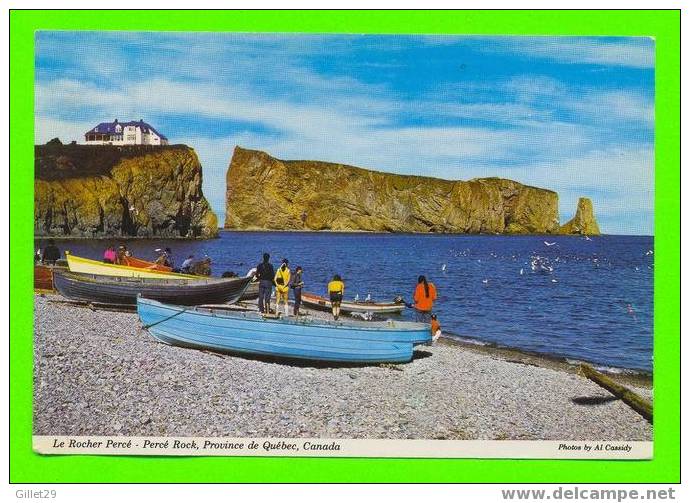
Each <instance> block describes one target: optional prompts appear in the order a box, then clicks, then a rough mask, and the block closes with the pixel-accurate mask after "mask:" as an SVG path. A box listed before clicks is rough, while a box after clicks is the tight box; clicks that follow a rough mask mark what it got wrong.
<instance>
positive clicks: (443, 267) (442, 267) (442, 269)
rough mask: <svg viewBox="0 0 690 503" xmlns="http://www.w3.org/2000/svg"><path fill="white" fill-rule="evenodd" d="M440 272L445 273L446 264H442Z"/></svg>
mask: <svg viewBox="0 0 690 503" xmlns="http://www.w3.org/2000/svg"><path fill="white" fill-rule="evenodd" d="M441 271H443V272H446V264H443V265H442V266H441Z"/></svg>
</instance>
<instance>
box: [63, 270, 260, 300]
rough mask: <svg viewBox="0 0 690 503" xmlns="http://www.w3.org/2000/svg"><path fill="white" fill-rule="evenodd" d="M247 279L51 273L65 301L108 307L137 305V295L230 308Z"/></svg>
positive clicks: (245, 286) (242, 289) (241, 292)
mask: <svg viewBox="0 0 690 503" xmlns="http://www.w3.org/2000/svg"><path fill="white" fill-rule="evenodd" d="M249 281H250V278H198V277H193V278H192V279H170V278H160V277H158V278H129V277H121V276H118V277H113V276H102V275H98V274H85V273H75V272H63V271H54V273H53V282H54V284H55V288H56V289H57V291H58V292H60V294H62V295H63V296H64V297H67V298H70V299H75V300H84V301H88V302H100V303H107V304H130V305H134V304H136V302H137V295H145V296H146V297H148V298H151V299H157V300H160V301H163V302H171V303H175V304H183V305H187V306H189V305H199V304H222V303H228V304H232V303H235V302H237V301H238V300H239V298H240V297H241V296H242V294H243V293H244V291H245V290H246V289H247V286H248V285H249Z"/></svg>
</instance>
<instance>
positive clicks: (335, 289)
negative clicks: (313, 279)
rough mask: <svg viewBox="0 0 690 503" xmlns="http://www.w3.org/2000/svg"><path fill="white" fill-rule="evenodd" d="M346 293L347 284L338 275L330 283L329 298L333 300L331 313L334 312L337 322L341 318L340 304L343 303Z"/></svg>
mask: <svg viewBox="0 0 690 503" xmlns="http://www.w3.org/2000/svg"><path fill="white" fill-rule="evenodd" d="M344 293H345V283H343V280H342V278H341V277H340V276H339V275H338V274H336V275H335V276H333V280H332V281H331V282H330V283H328V296H329V297H330V300H331V311H332V312H333V319H335V320H337V319H338V317H339V316H340V303H341V302H342V301H343V294H344Z"/></svg>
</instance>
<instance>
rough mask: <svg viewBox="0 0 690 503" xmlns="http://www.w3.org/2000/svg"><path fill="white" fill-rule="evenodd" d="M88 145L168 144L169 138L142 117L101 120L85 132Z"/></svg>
mask: <svg viewBox="0 0 690 503" xmlns="http://www.w3.org/2000/svg"><path fill="white" fill-rule="evenodd" d="M84 140H85V141H86V144H87V145H167V144H168V139H167V138H166V137H165V136H163V135H162V134H160V133H159V132H158V131H156V129H155V128H154V127H153V126H151V125H150V124H148V123H146V122H144V121H143V120H142V119H139V120H138V121H130V122H118V120H117V119H115V120H114V121H113V122H101V123H100V124H99V125H98V126H96V127H94V128H93V129H90V130H89V131H87V132H86V133H84Z"/></svg>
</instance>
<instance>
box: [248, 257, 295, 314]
mask: <svg viewBox="0 0 690 503" xmlns="http://www.w3.org/2000/svg"><path fill="white" fill-rule="evenodd" d="M289 264H290V261H289V260H288V259H286V258H284V259H283V260H281V264H280V267H279V268H278V270H277V271H276V270H275V269H274V268H273V264H271V256H270V255H269V254H268V253H264V255H263V260H262V262H261V263H260V264H259V265H257V266H256V269H254V270H253V272H252V273H253V276H254V278H255V279H257V280H258V281H259V301H258V304H259V312H261V313H264V314H269V313H270V312H271V292H272V291H273V287H274V286H275V289H276V312H278V310H279V309H280V305H281V304H283V309H284V312H285V316H289V315H290V309H289V305H288V297H289V292H290V290H292V292H293V298H294V306H293V310H292V314H293V316H299V309H300V307H301V305H302V288H303V287H304V281H302V273H303V269H302V266H299V265H298V266H297V267H295V272H294V274H293V273H292V271H291V270H290V267H289Z"/></svg>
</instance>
